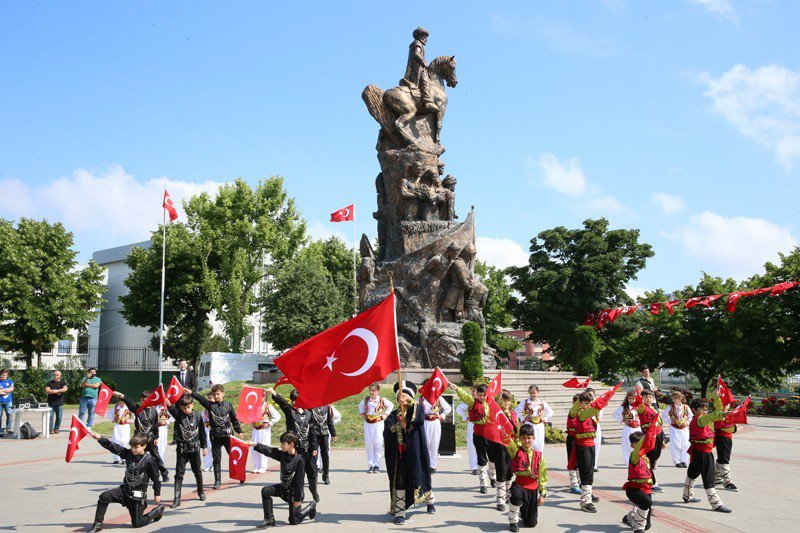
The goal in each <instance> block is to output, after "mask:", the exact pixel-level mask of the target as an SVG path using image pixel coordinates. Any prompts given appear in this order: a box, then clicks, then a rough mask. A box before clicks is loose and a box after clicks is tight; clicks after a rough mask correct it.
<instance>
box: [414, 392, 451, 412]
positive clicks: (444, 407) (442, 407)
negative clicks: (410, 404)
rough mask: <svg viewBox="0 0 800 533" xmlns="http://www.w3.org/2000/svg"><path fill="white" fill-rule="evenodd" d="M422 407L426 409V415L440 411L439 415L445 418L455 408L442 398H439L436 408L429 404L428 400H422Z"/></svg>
mask: <svg viewBox="0 0 800 533" xmlns="http://www.w3.org/2000/svg"><path fill="white" fill-rule="evenodd" d="M422 406H423V407H424V408H425V414H426V415H430V414H434V413H436V412H437V411H438V412H439V414H440V415H441V416H443V417H444V416H447V415H449V414H450V411H452V410H453V408H452V407H450V404H449V403H447V402H446V401H444V399H443V398H442V397H441V396H439V399H438V400H436V406H434V405H432V404H430V403H428V400H426V399H425V398H422Z"/></svg>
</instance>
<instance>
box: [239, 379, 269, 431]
mask: <svg viewBox="0 0 800 533" xmlns="http://www.w3.org/2000/svg"><path fill="white" fill-rule="evenodd" d="M263 403H264V389H259V388H257V387H247V386H244V387H242V392H241V394H239V406H238V407H237V408H236V418H238V419H239V422H243V423H245V424H252V423H253V422H258V421H260V420H261V418H262V417H261V414H262V411H261V404H263Z"/></svg>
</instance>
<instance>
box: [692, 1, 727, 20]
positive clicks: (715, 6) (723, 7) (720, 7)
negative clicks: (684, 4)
mask: <svg viewBox="0 0 800 533" xmlns="http://www.w3.org/2000/svg"><path fill="white" fill-rule="evenodd" d="M691 2H693V3H695V4H700V5H701V6H703V7H704V8H706V9H707V10H708V11H709V12H710V13H713V14H714V15H717V16H720V17H725V18H727V19H732V20H733V19H735V18H736V11H735V10H734V9H733V4H731V2H730V0H691Z"/></svg>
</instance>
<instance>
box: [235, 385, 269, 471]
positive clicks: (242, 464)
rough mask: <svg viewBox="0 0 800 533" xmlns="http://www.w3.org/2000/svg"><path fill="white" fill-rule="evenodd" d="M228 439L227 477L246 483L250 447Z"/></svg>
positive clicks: (237, 440)
mask: <svg viewBox="0 0 800 533" xmlns="http://www.w3.org/2000/svg"><path fill="white" fill-rule="evenodd" d="M262 390H263V389H262ZM229 438H230V447H231V450H230V453H229V454H228V475H229V476H230V478H231V479H236V480H239V481H246V480H247V456H248V455H249V454H250V447H249V446H248V445H247V443H246V442H245V441H243V440H239V439H237V438H236V437H229Z"/></svg>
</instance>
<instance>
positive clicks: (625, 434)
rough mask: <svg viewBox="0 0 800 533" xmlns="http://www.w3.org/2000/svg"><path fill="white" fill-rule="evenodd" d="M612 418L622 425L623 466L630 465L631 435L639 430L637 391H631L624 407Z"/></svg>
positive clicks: (626, 397)
mask: <svg viewBox="0 0 800 533" xmlns="http://www.w3.org/2000/svg"><path fill="white" fill-rule="evenodd" d="M612 418H613V419H614V420H616V421H617V422H619V423H620V424H622V464H626V465H627V464H628V461H629V460H630V458H631V452H632V451H633V448H632V447H631V441H630V434H631V433H633V432H634V431H640V429H639V413H637V412H636V391H635V390H629V391H628V394H627V395H626V396H625V400H623V402H622V405H620V406H619V407H617V410H616V411H614V414H613V415H612Z"/></svg>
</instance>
